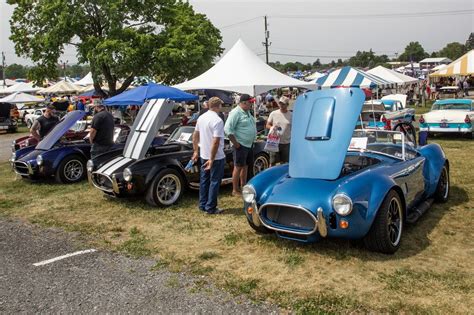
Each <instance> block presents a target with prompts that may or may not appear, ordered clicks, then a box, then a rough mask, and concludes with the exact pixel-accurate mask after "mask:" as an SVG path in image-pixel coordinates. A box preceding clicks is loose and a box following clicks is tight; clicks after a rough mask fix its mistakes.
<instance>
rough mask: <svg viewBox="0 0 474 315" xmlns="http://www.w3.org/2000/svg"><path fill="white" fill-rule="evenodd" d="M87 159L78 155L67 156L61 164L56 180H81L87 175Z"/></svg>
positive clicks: (74, 181)
mask: <svg viewBox="0 0 474 315" xmlns="http://www.w3.org/2000/svg"><path fill="white" fill-rule="evenodd" d="M85 165H86V163H85V161H84V159H83V158H82V157H80V156H78V155H71V156H67V157H66V158H64V159H63V161H62V162H61V163H60V164H59V167H58V169H57V171H56V180H57V181H58V182H60V183H63V184H71V183H76V182H78V181H81V180H82V179H83V178H84V177H85Z"/></svg>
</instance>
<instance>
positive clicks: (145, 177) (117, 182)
mask: <svg viewBox="0 0 474 315" xmlns="http://www.w3.org/2000/svg"><path fill="white" fill-rule="evenodd" d="M158 101H159V102H158V104H157V103H156V102H150V103H148V104H146V105H144V107H143V108H142V109H141V110H140V112H139V114H138V116H137V119H136V120H135V123H134V125H133V127H132V132H131V133H130V136H129V140H128V141H127V144H126V146H125V148H124V150H123V154H122V153H121V152H119V151H115V152H109V153H106V154H103V155H100V156H98V157H96V158H95V159H93V160H89V161H88V163H87V172H88V173H87V174H88V178H89V182H90V183H91V185H93V186H94V187H96V188H97V189H99V190H101V191H102V192H103V193H105V194H107V195H109V196H114V197H131V196H137V195H144V196H145V199H146V201H147V202H148V203H149V204H150V205H153V206H170V205H172V204H175V203H176V202H177V201H178V200H179V199H180V197H181V196H182V194H183V192H184V191H185V189H186V188H195V189H197V188H199V169H200V165H199V163H198V164H196V165H195V167H194V170H195V171H194V172H187V171H185V167H186V164H187V163H188V162H189V161H190V159H191V157H192V155H193V145H192V135H193V132H194V126H181V127H179V128H178V129H176V130H175V131H174V132H173V134H172V135H171V136H170V137H169V139H168V140H167V141H166V142H165V143H164V144H163V145H161V146H159V147H154V148H153V147H152V148H151V149H150V148H149V146H150V141H151V139H152V138H153V137H154V135H155V134H156V132H157V130H158V129H159V127H160V126H161V124H163V122H164V121H165V118H166V117H167V116H168V115H169V111H170V109H171V106H168V108H166V105H167V102H166V101H164V100H158ZM145 113H148V114H145ZM224 143H225V144H224V151H225V154H226V165H225V171H224V179H223V181H222V182H223V184H224V183H230V182H231V173H232V169H233V162H232V149H231V146H230V142H229V140H227V139H226V140H225V141H224ZM264 146H265V142H263V141H258V142H255V145H254V164H253V167H251V168H250V170H249V172H250V175H252V174H256V173H258V172H260V171H262V170H264V169H266V168H268V166H269V156H268V154H267V153H266V152H265V151H263V148H264Z"/></svg>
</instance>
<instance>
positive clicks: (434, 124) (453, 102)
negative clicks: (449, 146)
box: [419, 99, 474, 137]
mask: <svg viewBox="0 0 474 315" xmlns="http://www.w3.org/2000/svg"><path fill="white" fill-rule="evenodd" d="M473 121H474V106H473V100H470V99H446V100H438V101H436V102H435V103H434V104H433V106H432V107H431V110H430V111H429V112H428V113H426V114H424V115H421V116H420V119H419V122H420V131H427V132H428V133H431V134H434V133H443V134H446V133H460V134H465V135H468V136H470V137H474V130H473V128H472V123H473Z"/></svg>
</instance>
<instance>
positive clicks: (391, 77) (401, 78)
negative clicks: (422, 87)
mask: <svg viewBox="0 0 474 315" xmlns="http://www.w3.org/2000/svg"><path fill="white" fill-rule="evenodd" d="M367 72H368V73H370V74H373V75H376V76H378V77H379V78H382V79H384V80H387V81H391V82H394V83H396V84H398V85H403V84H409V83H414V82H417V81H418V79H417V78H413V77H410V76H407V75H405V74H402V73H399V72H396V71H394V70H391V69H387V68H385V67H383V66H377V67H375V68H373V69H370V70H369V71H367Z"/></svg>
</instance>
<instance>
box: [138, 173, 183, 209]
mask: <svg viewBox="0 0 474 315" xmlns="http://www.w3.org/2000/svg"><path fill="white" fill-rule="evenodd" d="M183 188H184V187H183V180H182V178H181V175H180V174H179V173H178V172H177V171H176V170H173V169H164V170H162V171H160V172H159V173H158V174H157V175H156V176H155V179H154V180H153V182H152V183H151V185H150V187H149V188H148V192H147V196H146V201H147V202H148V203H149V204H151V205H153V206H164V207H166V206H171V205H173V204H174V203H176V202H177V201H178V200H179V198H180V197H181V195H182V193H183Z"/></svg>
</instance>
